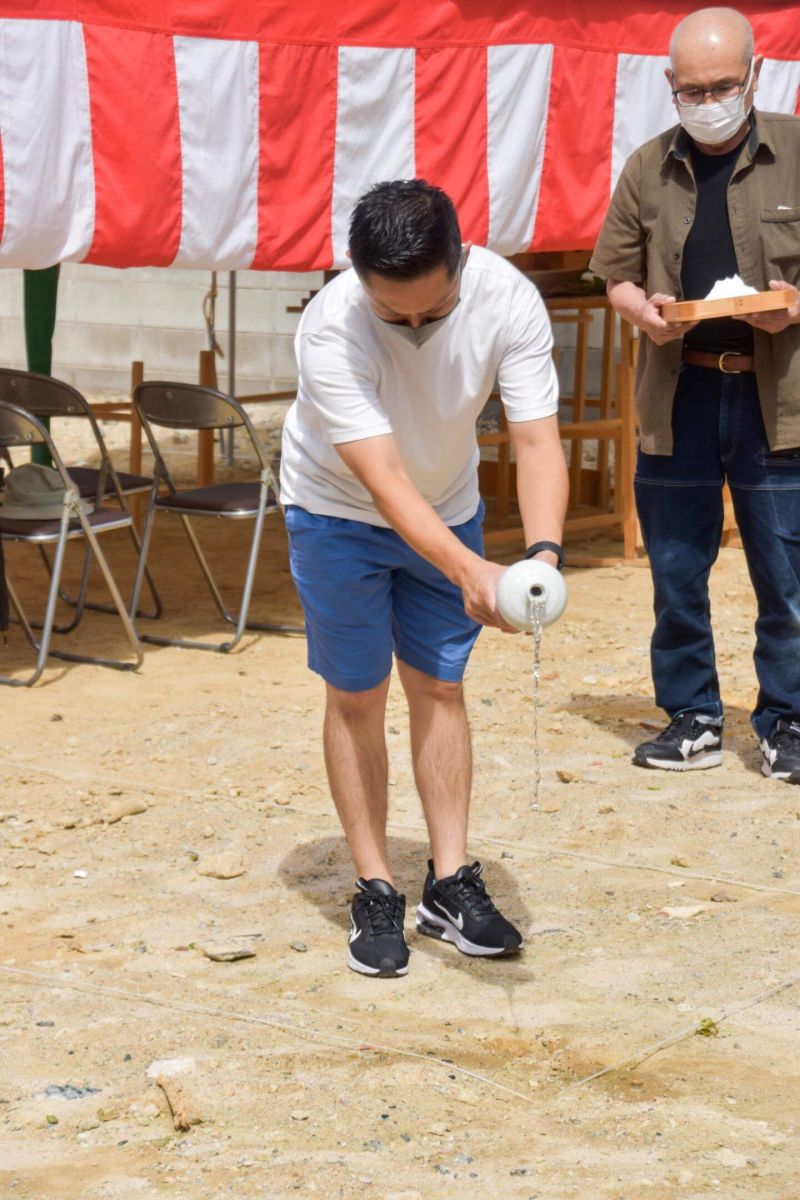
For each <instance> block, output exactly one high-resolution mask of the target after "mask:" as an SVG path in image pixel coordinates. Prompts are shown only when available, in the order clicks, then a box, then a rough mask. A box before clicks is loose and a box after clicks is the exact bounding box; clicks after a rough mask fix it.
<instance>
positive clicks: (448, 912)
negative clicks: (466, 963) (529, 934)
mask: <svg viewBox="0 0 800 1200" xmlns="http://www.w3.org/2000/svg"><path fill="white" fill-rule="evenodd" d="M482 870H483V868H482V866H481V864H480V863H479V862H476V863H473V864H472V866H471V867H461V868H460V869H459V870H458V871H456V873H455V875H448V876H447V877H446V878H445V879H436V877H435V876H434V873H433V863H432V862H429V863H428V877H427V879H426V880H425V887H424V888H423V890H422V901H421V903H420V904H418V905H417V929H418V930H419V932H420V933H424V934H425V936H426V937H434V938H440V939H441V940H442V941H445V942H453V944H454V945H456V946H457V947H458V949H459V950H460V951H461V952H462V954H473V955H478V956H481V957H490V956H495V957H497V956H500V955H504V954H516V953H517V951H518V950H521V949H522V934H521V933H520V932H519V930H518V929H515V928H514V926H513V925H512V924H511V922H510V921H507V920H506V919H505V917H504V916H503V914H502V913H500V912H498V910H497V909H496V908H495V906H494V904H493V903H492V900H491V897H490V896H489V893H488V892H487V891H486V884H485V883H484V882H483V880H482V879H481V871H482Z"/></svg>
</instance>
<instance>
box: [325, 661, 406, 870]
mask: <svg viewBox="0 0 800 1200" xmlns="http://www.w3.org/2000/svg"><path fill="white" fill-rule="evenodd" d="M326 688H327V702H326V706H325V724H324V728H323V744H324V747H325V766H326V767H327V771H328V783H329V784H330V789H331V795H332V796H333V802H334V804H335V805H336V811H337V812H338V814H339V820H340V821H341V823H342V828H343V829H344V833H345V837H346V838H347V842H348V845H349V847H350V853H351V855H352V857H353V864H354V866H355V869H356V874H357V875H360V876H361V877H362V878H364V879H385V880H387V882H388V883H391V884H392V885H394V880H393V879H392V874H391V871H390V869H389V863H388V861H387V857H386V790H387V784H388V774H389V772H388V760H387V755H386V736H385V733H384V726H383V723H384V717H385V714H386V697H387V695H388V692H389V678H388V676H387V678H386V679H384V681H383V682H382V683H379V684H378V686H377V687H374V688H370V689H369V690H368V691H364V692H345V691H341V690H340V689H339V688H335V687H333V686H332V685H331V684H326Z"/></svg>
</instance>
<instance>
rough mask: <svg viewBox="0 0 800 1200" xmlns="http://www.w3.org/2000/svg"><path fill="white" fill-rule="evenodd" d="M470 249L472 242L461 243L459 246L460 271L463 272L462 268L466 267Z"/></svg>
mask: <svg viewBox="0 0 800 1200" xmlns="http://www.w3.org/2000/svg"><path fill="white" fill-rule="evenodd" d="M471 249H472V242H463V243H462V246H461V270H462V271H463V270H464V267H465V266H466V265H467V259H468V258H469V252H470V250H471Z"/></svg>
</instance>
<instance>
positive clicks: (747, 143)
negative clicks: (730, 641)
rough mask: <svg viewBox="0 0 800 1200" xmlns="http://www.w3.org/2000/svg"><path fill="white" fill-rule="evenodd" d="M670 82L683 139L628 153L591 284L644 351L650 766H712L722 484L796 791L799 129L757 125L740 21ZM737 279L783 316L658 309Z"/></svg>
mask: <svg viewBox="0 0 800 1200" xmlns="http://www.w3.org/2000/svg"><path fill="white" fill-rule="evenodd" d="M670 58H671V69H669V70H668V71H667V72H666V75H667V83H668V85H669V87H670V88H671V90H672V95H673V99H674V104H675V109H676V112H677V116H678V120H679V122H680V124H679V125H678V126H677V127H675V128H672V129H670V130H668V131H667V132H666V133H664V134H661V135H660V136H659V137H657V138H654V139H653V140H652V141H650V142H648V143H646V145H644V146H642V147H641V148H640V149H639V150H637V151H636V152H635V153H634V154H633V155H632V156H631V157H630V159H629V160H628V162H627V163H626V164H625V167H624V169H623V172H622V175H621V177H620V179H619V183H618V184H617V188H616V190H615V192H614V196H613V199H612V202H611V206H610V209H609V211H608V214H607V216H606V219H605V222H604V225H603V228H602V231H601V234H600V239H599V241H598V244H597V247H596V249H595V253H594V256H593V258H592V264H591V265H592V269H593V270H594V271H595V272H596V273H597V274H598V275H600V276H601V277H602V278H604V279H606V280H607V291H608V297H609V299H610V301H611V303H612V305H613V306H614V308H615V309H616V310H617V311H618V312H619V313H620V314H621V315H622V316H623V317H625V318H626V319H627V320H629V321H631V322H633V324H634V325H637V326H638V327H639V329H640V330H641V331H642V334H643V335H644V336H643V337H642V340H641V346H640V350H641V356H640V361H639V373H638V379H637V397H636V399H637V408H638V414H639V424H640V449H639V457H638V464H637V471H636V480H635V490H636V503H637V507H638V511H639V518H640V520H641V525H642V533H643V536H644V542H645V547H646V549H647V552H648V554H649V556H650V565H651V570H652V575H653V583H654V592H655V617H656V621H655V630H654V633H653V638H652V644H651V662H652V672H653V680H654V683H655V694H656V702H657V703H658V704H659V705H660V706H661V707H662V708H664V709H665V710H666V712H667V714H668V716H669V717H670V721H669V725H668V726H667V727H666V729H664V731H663V732H662V733H661V734H659V735H658V736H657V737H655V738H654V739H653V740H652V741H648V742H644V743H643V744H642V745H640V746H638V747H637V749H636V751H635V754H634V758H633V761H634V763H636V764H638V765H639V766H642V767H661V768H665V769H667V770H673V771H683V770H689V769H692V768H698V767H700V768H702V767H714V766H718V765H719V764H720V763H721V761H722V755H721V750H722V724H723V706H722V700H721V698H720V690H719V681H718V678H717V671H716V666H715V657H714V642H713V636H712V631H711V621H710V608H709V597H708V576H709V572H710V570H711V566H712V564H713V563H714V560H715V559H716V556H717V552H718V549H719V545H720V538H721V533H722V520H723V502H722V486H723V483H724V482H725V481H726V480H727V482H728V484H729V486H730V489H731V495H732V497H733V504H734V511H735V514H736V520H737V524H738V526H739V531H740V533H741V537H742V544H743V546H744V552H745V556H746V559H747V565H748V569H749V572H750V577H751V580H752V583H753V587H754V589H755V593H756V598H757V601H758V619H757V621H756V648H755V666H756V673H757V675H758V682H759V685H760V688H759V693H758V698H757V701H756V706H755V710H754V712H753V714H752V723H753V727H754V729H755V732H756V735H757V737H758V739H759V742H760V748H761V755H762V768H761V769H762V772H763V774H764V775H767V776H771V777H772V778H777V779H783V780H786V781H787V782H790V783H800V294H799V293H798V292H797V286H796V285H797V284H798V281H799V280H800V120H799V119H797V118H796V117H790V116H782V115H777V114H774V113H762V112H756V111H755V110H754V108H753V98H754V95H755V93H756V91H757V88H758V76H759V71H760V69H761V62H762V60H761V58H759V57H758V56H757V55H756V54H755V52H754V45H753V34H752V30H751V28H750V25H749V24H748V22H747V21H746V20H745V18H744V17H743V16H742V15H741V14H740V13H738V12H736V11H735V10H734V9H730V8H707V9H702V10H700V11H698V12H696V13H693V14H692V15H691V16H689V17H687V18H686V19H685V20H683V21H681V22H680V24H679V25H678V26H677V27H676V29H675V30H674V33H673V35H672V40H671V43H670ZM733 275H739V276H740V277H741V278H742V279H743V280H744V282H745V283H747V284H749V285H751V286H752V287H754V288H756V289H757V290H759V291H762V290H766V289H767V288H772V289H777V288H787V287H788V288H789V290H791V291H792V292H793V293H794V295H793V299H792V302H791V304H790V306H789V307H788V308H784V309H780V310H778V311H776V312H769V313H761V314H758V315H753V316H749V317H742V318H741V319H739V320H734V319H731V318H728V319H724V320H707V321H700V322H697V323H694V324H683V325H680V324H668V323H667V322H666V321H665V320H664V319H663V317H662V315H661V309H662V305H664V304H665V303H666V302H668V301H670V300H674V299H675V298H676V297H679V298H681V299H684V300H694V299H699V298H702V297H704V296H706V295H707V293H708V292H709V291H710V289H711V288H712V287H713V285H714V283H715V281H717V280H718V279H723V278H726V277H729V276H733Z"/></svg>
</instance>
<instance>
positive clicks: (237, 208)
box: [0, 0, 800, 271]
mask: <svg viewBox="0 0 800 1200" xmlns="http://www.w3.org/2000/svg"><path fill="white" fill-rule="evenodd" d="M653 7H655V6H649V5H644V4H635V3H633V2H632V0H615V2H614V3H611V2H610V0H606V2H605V3H603V0H573V2H570V0H564V2H563V3H561V4H557V3H555V2H554V0H546V2H543V3H534V2H533V0H529V2H528V3H525V2H524V0H522V2H521V0H495V2H494V3H491V4H490V3H489V2H488V0H425V2H424V3H420V0H413V2H412V0H393V2H392V3H391V4H387V3H386V2H385V0H349V2H348V3H347V4H343V5H338V6H337V5H334V4H331V3H330V0H304V2H303V3H302V4H298V3H297V2H296V0H292V2H290V0H248V3H247V4H245V3H241V0H159V2H157V0H135V2H134V0H83V2H81V3H79V2H78V0H28V2H25V0H0V14H2V15H0V230H1V231H2V232H1V236H0V265H4V266H18V267H44V266H48V265H50V264H52V263H56V262H62V261H84V262H92V263H103V264H107V265H111V266H117V267H127V266H145V265H155V266H170V265H172V266H180V267H198V268H200V267H202V268H216V269H220V270H222V269H226V270H227V269H231V270H232V269H240V268H257V269H265V270H301V271H303V270H313V269H317V268H321V267H329V266H332V265H343V264H344V263H345V262H346V259H345V250H346V240H347V224H348V218H349V214H350V210H351V208H352V205H353V203H354V201H355V199H356V198H357V197H358V196H359V195H360V194H361V192H362V191H364V190H365V189H366V188H367V187H368V186H369V185H370V184H371V183H373V182H375V181H376V180H379V179H392V178H402V177H409V176H414V175H418V176H423V177H425V178H427V179H429V180H431V181H432V182H435V183H438V184H439V185H440V186H442V187H444V188H445V189H446V190H447V191H448V192H449V193H450V195H451V196H452V197H453V199H454V200H455V202H456V205H457V207H458V210H459V215H460V218H461V222H462V227H463V233H464V237H465V238H468V239H471V240H472V241H475V242H478V243H481V244H484V245H488V246H491V247H492V248H493V249H495V250H497V251H499V252H500V253H501V254H510V253H514V252H518V251H523V250H530V249H532V250H546V249H570V248H572V249H579V248H585V247H589V246H591V245H592V244H593V241H594V239H595V236H596V234H597V230H598V228H599V225H600V222H601V220H602V217H603V214H604V211H605V208H606V205H607V203H608V200H609V196H610V193H611V189H612V187H613V185H614V182H615V180H616V178H617V175H618V174H619V171H620V169H621V167H622V164H623V162H624V161H625V158H626V157H627V155H628V154H629V153H630V152H631V151H632V150H633V149H635V148H636V146H638V145H640V144H641V143H642V142H643V141H645V140H646V139H647V138H649V137H651V136H653V135H655V134H656V133H658V132H660V131H661V130H663V129H665V128H667V127H669V126H670V125H672V124H674V123H675V114H674V109H673V108H672V104H671V97H670V94H669V89H668V86H667V84H666V82H665V80H664V78H663V70H664V67H665V66H666V65H667V57H666V53H667V46H668V42H669V34H670V32H671V30H672V28H673V26H674V25H675V23H676V22H677V20H678V19H679V18H680V17H681V16H683V15H685V14H686V13H688V12H690V11H694V10H695V9H696V7H697V6H692V5H685V4H679V3H669V2H662V3H661V4H659V5H658V6H657V8H658V11H656V12H653V11H652V8H653ZM740 8H741V10H742V11H743V12H744V13H745V14H746V15H748V16H749V17H750V19H751V20H752V23H753V26H754V29H755V33H756V47H757V52H758V53H761V54H763V55H764V56H765V62H764V67H763V70H762V73H761V83H760V88H759V92H758V95H757V97H756V103H757V106H758V107H760V108H762V109H764V110H770V111H779V112H787V113H795V112H798V111H800V105H799V103H798V100H799V96H800V12H799V11H798V8H797V6H796V5H783V4H769V3H767V4H765V3H747V4H742V5H741V6H740ZM341 10H344V11H341ZM648 10H651V11H648ZM799 180H800V176H799ZM799 186H800V183H799Z"/></svg>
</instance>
